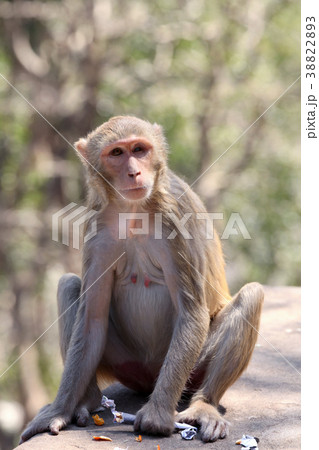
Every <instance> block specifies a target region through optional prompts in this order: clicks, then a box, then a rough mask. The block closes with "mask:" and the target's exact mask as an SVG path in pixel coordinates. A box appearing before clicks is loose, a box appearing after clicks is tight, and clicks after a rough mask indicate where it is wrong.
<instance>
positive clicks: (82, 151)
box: [74, 138, 87, 159]
mask: <svg viewBox="0 0 319 450" xmlns="http://www.w3.org/2000/svg"><path fill="white" fill-rule="evenodd" d="M74 147H75V149H76V151H77V152H78V153H79V156H83V158H85V159H86V158H87V152H86V150H87V139H85V138H81V139H79V140H78V141H77V142H76V143H75V144H74Z"/></svg>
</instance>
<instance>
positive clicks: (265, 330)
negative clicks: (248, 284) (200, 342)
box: [17, 287, 301, 450]
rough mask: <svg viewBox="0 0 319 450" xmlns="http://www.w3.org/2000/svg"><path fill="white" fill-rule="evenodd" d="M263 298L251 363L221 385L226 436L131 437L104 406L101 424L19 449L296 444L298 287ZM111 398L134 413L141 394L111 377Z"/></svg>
mask: <svg viewBox="0 0 319 450" xmlns="http://www.w3.org/2000/svg"><path fill="white" fill-rule="evenodd" d="M265 293H266V297H265V304H264V310H263V314H262V320H261V328H260V336H259V338H258V342H257V345H256V349H255V352H254V355H253V358H252V360H251V363H250V365H249V367H248V369H247V370H246V372H245V373H244V374H243V375H242V377H241V378H240V379H239V380H238V381H237V382H236V383H235V384H234V385H233V386H232V387H231V388H230V389H229V390H228V391H227V393H226V394H225V396H224V397H223V399H222V405H223V406H224V407H225V408H226V409H227V411H226V418H227V419H228V420H229V421H230V422H231V424H232V426H231V429H230V434H229V436H228V437H227V438H226V439H224V440H219V441H218V442H214V443H209V444H204V443H202V442H201V440H200V438H199V436H196V438H195V439H194V440H192V441H185V440H182V438H181V437H180V435H179V434H177V433H175V434H174V435H173V436H171V437H169V438H161V437H156V436H155V437H154V436H142V442H136V441H135V435H134V433H133V428H132V426H130V425H122V424H120V425H119V424H113V423H112V415H111V413H110V411H104V412H102V413H99V415H100V416H102V417H103V418H104V420H105V425H103V426H101V427H97V426H95V425H94V423H93V419H92V420H91V422H90V424H89V426H88V427H86V428H78V427H76V426H73V425H72V426H68V427H67V429H66V430H63V431H61V432H60V434H59V435H58V436H51V435H49V433H43V434H41V435H38V436H35V437H34V438H32V439H30V440H29V441H27V442H25V443H24V444H23V445H21V446H19V447H17V448H18V449H19V450H29V449H33V450H43V449H48V450H58V449H64V450H73V449H89V450H91V449H92V450H93V449H94V450H96V449H102V448H103V449H106V450H107V449H110V450H111V449H115V448H116V447H119V448H120V449H128V450H134V449H138V450H142V449H154V450H156V449H157V445H159V446H160V449H161V450H169V449H197V448H204V447H205V448H206V449H208V448H212V449H215V450H219V449H234V450H236V449H237V450H239V449H240V446H238V445H237V446H236V445H235V442H236V440H237V439H240V438H241V436H242V435H243V434H250V435H252V436H257V437H258V438H259V439H260V442H259V449H260V450H262V449H265V450H269V449H276V450H278V449H284V450H293V449H300V446H301V444H300V373H299V372H300V289H299V288H296V287H265ZM105 394H106V395H107V396H108V397H109V398H112V399H114V400H115V403H116V406H117V410H119V411H125V412H129V413H136V411H137V410H138V409H139V408H140V407H141V405H142V404H143V403H144V402H145V401H146V399H145V398H143V397H141V396H140V395H137V394H135V393H134V392H132V391H130V390H129V389H126V388H125V387H123V386H121V385H120V384H119V383H116V384H114V385H112V386H110V387H109V388H107V389H106V390H105ZM94 435H105V436H109V437H110V438H112V442H96V441H93V440H92V436H94Z"/></svg>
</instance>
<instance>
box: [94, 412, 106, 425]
mask: <svg viewBox="0 0 319 450" xmlns="http://www.w3.org/2000/svg"><path fill="white" fill-rule="evenodd" d="M92 418H93V420H94V423H95V425H98V426H101V425H104V419H103V418H102V417H100V416H99V415H98V414H94V416H92Z"/></svg>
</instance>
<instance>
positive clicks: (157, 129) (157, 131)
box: [153, 122, 163, 135]
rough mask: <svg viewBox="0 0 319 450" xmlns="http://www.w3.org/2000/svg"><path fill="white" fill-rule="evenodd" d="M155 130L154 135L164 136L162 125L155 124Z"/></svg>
mask: <svg viewBox="0 0 319 450" xmlns="http://www.w3.org/2000/svg"><path fill="white" fill-rule="evenodd" d="M153 129H154V133H155V134H158V135H161V134H163V128H162V126H161V125H159V124H158V123H156V122H155V123H153Z"/></svg>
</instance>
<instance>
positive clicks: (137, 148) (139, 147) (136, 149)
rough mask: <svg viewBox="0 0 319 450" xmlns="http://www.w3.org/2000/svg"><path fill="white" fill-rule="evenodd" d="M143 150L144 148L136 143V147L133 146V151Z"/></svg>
mask: <svg viewBox="0 0 319 450" xmlns="http://www.w3.org/2000/svg"><path fill="white" fill-rule="evenodd" d="M143 150H144V148H143V147H141V146H139V145H138V146H137V147H135V148H134V150H133V153H138V152H142V151H143Z"/></svg>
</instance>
